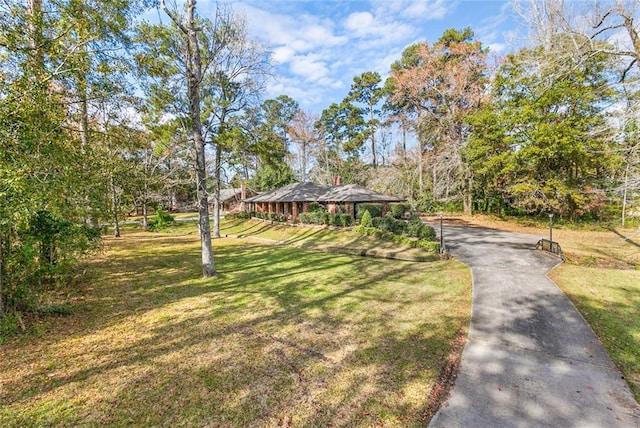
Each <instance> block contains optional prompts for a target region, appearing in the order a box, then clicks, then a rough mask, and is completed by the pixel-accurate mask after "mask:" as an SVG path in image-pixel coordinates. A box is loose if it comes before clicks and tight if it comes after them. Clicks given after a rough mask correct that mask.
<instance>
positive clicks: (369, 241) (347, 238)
mask: <svg viewBox="0 0 640 428" xmlns="http://www.w3.org/2000/svg"><path fill="white" fill-rule="evenodd" d="M220 233H221V235H229V236H238V237H250V238H252V239H256V240H269V241H277V242H279V243H281V244H286V245H289V246H296V247H300V248H306V249H316V250H321V251H331V252H339V253H344V254H360V255H369V256H375V257H388V258H395V259H401V260H409V261H435V260H438V255H437V254H435V253H434V252H431V251H429V250H427V249H423V248H410V247H408V246H403V245H399V244H397V243H394V242H391V241H384V240H380V239H378V238H376V237H374V236H366V235H362V234H359V233H356V232H353V231H351V230H350V229H336V228H330V227H326V226H308V225H299V226H295V227H294V226H290V225H284V224H278V223H273V224H272V223H271V222H266V221H260V220H249V221H248V220H240V219H225V220H224V221H222V222H221V226H220Z"/></svg>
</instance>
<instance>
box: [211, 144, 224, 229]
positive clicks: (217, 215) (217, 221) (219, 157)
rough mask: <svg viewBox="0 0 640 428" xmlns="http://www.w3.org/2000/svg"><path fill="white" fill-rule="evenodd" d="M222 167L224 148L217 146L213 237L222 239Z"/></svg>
mask: <svg viewBox="0 0 640 428" xmlns="http://www.w3.org/2000/svg"><path fill="white" fill-rule="evenodd" d="M221 167H222V148H221V147H220V144H216V156H215V161H214V171H215V177H214V182H213V192H214V198H213V237H214V238H219V237H220V169H221Z"/></svg>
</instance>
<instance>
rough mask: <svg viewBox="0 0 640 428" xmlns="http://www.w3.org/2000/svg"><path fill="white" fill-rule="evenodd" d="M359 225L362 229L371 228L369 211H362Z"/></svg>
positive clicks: (371, 220)
mask: <svg viewBox="0 0 640 428" xmlns="http://www.w3.org/2000/svg"><path fill="white" fill-rule="evenodd" d="M360 225H361V226H363V227H371V226H373V219H372V217H371V213H370V212H369V210H367V209H365V210H364V211H362V214H361V217H360Z"/></svg>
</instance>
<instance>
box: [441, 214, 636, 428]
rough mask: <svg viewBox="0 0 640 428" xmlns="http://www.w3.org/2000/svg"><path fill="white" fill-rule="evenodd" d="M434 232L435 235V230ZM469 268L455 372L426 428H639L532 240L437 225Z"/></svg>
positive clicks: (612, 371)
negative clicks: (466, 321) (469, 295)
mask: <svg viewBox="0 0 640 428" xmlns="http://www.w3.org/2000/svg"><path fill="white" fill-rule="evenodd" d="M436 230H438V231H439V227H436ZM443 234H444V236H445V243H446V246H447V247H448V249H449V251H450V252H451V254H452V255H453V256H454V257H455V258H456V259H458V260H460V261H462V262H463V263H465V264H467V265H468V266H470V267H471V271H472V275H473V309H472V317H471V326H470V330H469V337H468V339H467V343H466V345H465V348H464V350H463V353H462V363H461V368H460V372H459V374H458V377H457V379H456V382H455V386H454V388H453V390H452V392H451V395H450V397H449V399H448V401H447V402H446V403H444V404H443V406H442V407H441V408H440V410H439V411H438V412H437V413H436V415H435V416H434V417H433V419H432V420H431V422H430V424H429V426H430V427H640V406H639V405H638V403H637V402H636V401H635V399H634V398H633V395H632V394H631V391H630V390H629V388H628V386H627V384H626V383H625V381H624V380H623V379H622V376H621V375H620V373H619V372H618V370H617V369H616V368H615V366H614V365H613V363H612V361H611V359H610V358H609V356H608V355H607V353H606V352H605V351H604V349H603V348H602V346H601V345H600V343H599V341H598V339H597V338H596V337H595V335H594V333H593V331H592V330H591V328H590V327H589V326H588V325H587V324H586V322H585V321H584V319H583V318H582V316H581V315H580V314H579V313H578V311H577V310H576V309H575V307H574V306H573V304H572V303H571V302H570V301H569V299H568V298H567V297H566V296H565V295H564V293H562V291H560V289H559V288H558V287H557V286H556V285H555V284H554V283H553V282H552V281H551V280H549V279H548V278H547V276H546V274H547V272H549V270H551V269H552V268H553V267H554V266H556V265H557V264H558V263H559V259H558V258H556V257H555V256H552V255H549V254H546V253H542V252H539V251H537V250H535V244H536V242H537V241H538V239H539V238H542V237H538V236H533V235H522V234H515V233H509V232H501V231H494V230H489V229H482V228H472V227H459V226H445V228H444V233H443Z"/></svg>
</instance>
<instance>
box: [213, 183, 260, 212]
mask: <svg viewBox="0 0 640 428" xmlns="http://www.w3.org/2000/svg"><path fill="white" fill-rule="evenodd" d="M254 195H256V193H255V192H252V191H251V190H249V189H247V188H246V186H244V185H243V186H242V187H239V188H229V189H220V211H222V212H237V211H244V202H243V200H244V199H246V198H248V197H251V196H254ZM208 201H209V210H210V211H213V207H214V204H215V195H213V194H209V198H208Z"/></svg>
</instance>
